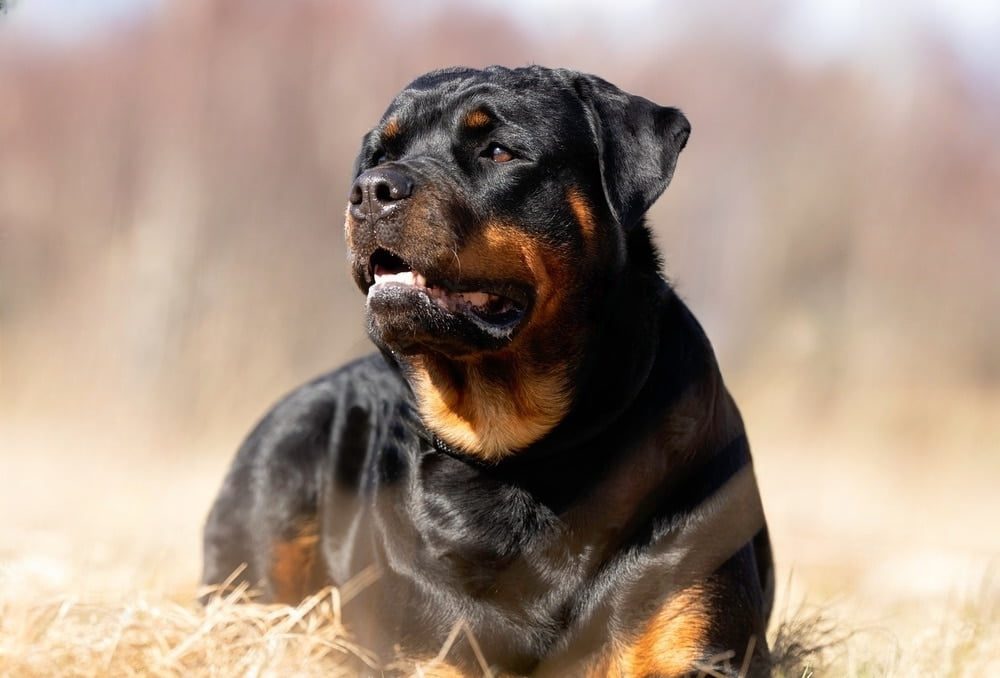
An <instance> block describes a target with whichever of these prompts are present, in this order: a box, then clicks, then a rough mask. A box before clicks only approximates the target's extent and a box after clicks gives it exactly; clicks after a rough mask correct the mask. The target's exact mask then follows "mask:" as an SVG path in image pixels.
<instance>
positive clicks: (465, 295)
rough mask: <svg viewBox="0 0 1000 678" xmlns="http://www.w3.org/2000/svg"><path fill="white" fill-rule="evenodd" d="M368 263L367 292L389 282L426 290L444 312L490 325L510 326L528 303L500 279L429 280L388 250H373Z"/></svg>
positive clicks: (369, 293)
mask: <svg viewBox="0 0 1000 678" xmlns="http://www.w3.org/2000/svg"><path fill="white" fill-rule="evenodd" d="M368 267H369V274H370V279H371V280H373V281H374V282H373V284H372V286H371V287H370V288H369V289H368V295H369V296H371V295H372V294H373V293H377V292H378V290H379V289H382V288H384V287H385V286H390V285H398V286H402V287H406V288H410V289H413V290H414V291H418V292H422V293H423V294H426V295H427V297H428V298H430V300H431V301H432V302H433V303H434V304H435V305H436V306H437V307H439V308H440V309H441V310H443V311H446V312H447V313H451V314H456V315H464V316H467V317H471V318H473V319H476V320H479V321H482V322H483V323H486V324H488V325H490V326H492V327H493V328H501V327H512V326H513V325H515V324H517V322H518V321H520V320H521V318H522V317H523V316H524V313H525V310H526V309H527V305H528V304H527V301H526V300H525V299H523V295H518V296H520V297H522V298H514V297H513V296H508V294H512V293H513V294H517V293H516V292H514V291H513V290H507V289H505V286H504V285H503V284H502V283H496V284H489V283H485V284H479V283H475V282H468V283H463V284H460V285H459V284H449V283H446V282H444V281H440V280H430V281H429V280H428V279H427V277H425V276H424V275H423V274H422V273H420V272H419V271H415V270H413V268H412V267H411V266H410V265H409V264H408V263H407V262H406V261H404V260H403V259H402V258H400V257H398V256H397V255H395V254H393V253H392V252H389V251H388V250H384V249H378V250H376V251H375V253H374V254H372V256H371V259H370V260H369V265H368ZM497 288H501V289H497ZM502 292H507V293H508V294H503V293H502ZM477 324H478V323H477Z"/></svg>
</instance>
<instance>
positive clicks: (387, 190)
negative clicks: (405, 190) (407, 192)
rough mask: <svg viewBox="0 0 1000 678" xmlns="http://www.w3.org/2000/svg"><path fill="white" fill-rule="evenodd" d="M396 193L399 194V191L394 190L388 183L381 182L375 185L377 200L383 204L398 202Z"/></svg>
mask: <svg viewBox="0 0 1000 678" xmlns="http://www.w3.org/2000/svg"><path fill="white" fill-rule="evenodd" d="M394 192H395V193H399V191H393V190H392V186H390V185H389V182H388V181H380V182H378V183H377V184H376V185H375V200H377V201H378V202H381V203H387V202H392V201H393V200H397V199H398V197H397V196H395V195H393V193H394Z"/></svg>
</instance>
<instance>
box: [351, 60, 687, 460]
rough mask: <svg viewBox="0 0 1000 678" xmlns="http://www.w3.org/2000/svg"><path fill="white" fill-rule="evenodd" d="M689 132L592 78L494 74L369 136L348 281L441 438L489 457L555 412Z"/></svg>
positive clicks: (544, 72) (360, 169)
mask: <svg viewBox="0 0 1000 678" xmlns="http://www.w3.org/2000/svg"><path fill="white" fill-rule="evenodd" d="M689 131H690V127H689V125H688V122H687V120H686V119H685V118H684V116H683V115H682V114H681V113H680V112H679V111H678V110H676V109H673V108H666V107H662V106H658V105H656V104H654V103H652V102H650V101H647V100H646V99H643V98H641V97H636V96H632V95H629V94H626V93H624V92H622V91H621V90H619V89H618V88H616V87H614V86H613V85H611V84H609V83H607V82H605V81H603V80H601V79H599V78H596V77H594V76H590V75H584V74H580V73H575V72H571V71H564V70H550V69H545V68H541V67H529V68H521V69H514V70H510V69H506V68H499V67H492V68H488V69H486V70H471V69H449V70H443V71H435V72H433V73H429V74H427V75H424V76H422V77H420V78H418V79H417V80H415V81H414V82H413V83H411V84H410V85H409V86H408V87H407V88H406V89H405V90H403V91H402V92H401V93H400V94H399V95H398V96H397V97H396V99H395V100H394V101H393V102H392V104H391V105H390V106H389V109H388V110H387V111H386V113H385V115H384V116H383V118H382V120H381V121H380V123H379V124H378V126H377V127H376V128H375V129H373V130H372V131H370V132H369V133H368V134H367V135H366V136H365V138H364V142H363V144H362V148H361V152H360V154H359V156H358V159H357V162H356V167H355V181H354V184H353V185H352V187H351V191H350V198H349V205H348V209H347V219H346V235H347V243H348V250H349V257H350V265H351V271H352V274H353V277H354V279H355V281H356V282H357V284H358V286H359V287H360V288H361V289H362V290H363V291H364V292H366V293H367V295H368V305H367V312H368V329H369V334H370V336H371V338H372V339H373V340H374V341H375V343H376V344H378V345H379V346H380V347H382V348H383V349H385V350H388V351H390V352H392V353H393V354H394V355H395V356H396V357H397V359H398V360H399V361H400V363H401V365H402V366H403V367H404V369H406V370H407V374H408V376H409V377H410V381H411V384H412V385H413V386H414V390H415V392H416V393H417V397H418V401H419V404H420V407H421V411H422V412H423V414H424V415H425V419H427V420H429V421H428V423H429V425H430V426H431V428H432V429H434V430H435V432H436V433H438V435H439V436H441V437H442V438H443V439H444V440H445V441H447V442H450V443H452V444H453V445H456V446H457V447H460V448H462V449H464V450H466V451H468V452H470V453H474V454H479V455H481V456H485V457H496V456H501V455H502V454H504V453H505V452H509V451H513V450H515V449H517V448H519V447H524V446H526V445H527V444H530V443H531V442H533V441H534V440H536V439H538V438H539V437H541V435H544V433H545V431H547V430H548V429H550V428H552V426H554V425H555V423H557V422H558V420H559V419H560V418H561V417H562V416H563V415H564V414H565V412H566V410H567V409H568V407H569V405H570V403H571V402H572V398H573V393H572V389H571V388H570V387H569V384H570V383H571V381H572V372H573V364H574V362H575V361H577V360H579V358H580V352H581V351H583V350H585V347H586V346H587V344H588V339H589V337H590V335H592V334H593V333H594V332H596V331H599V329H600V328H599V327H597V326H596V325H597V324H599V315H600V314H599V313H597V312H596V309H598V308H599V307H600V306H601V305H602V304H604V303H606V301H607V297H608V294H607V290H608V289H609V288H611V287H613V286H614V284H615V281H616V279H617V278H618V276H620V274H621V272H622V270H623V269H624V267H625V266H626V265H627V264H628V252H627V246H626V243H627V242H628V240H629V232H630V231H631V230H632V229H636V228H642V225H641V222H642V218H643V215H644V213H645V212H646V210H647V209H648V207H649V206H650V205H651V204H652V203H653V201H655V200H656V198H657V197H658V196H659V195H660V193H662V191H663V189H664V188H665V187H666V186H667V183H668V182H669V181H670V177H671V175H672V173H673V169H674V166H675V164H676V161H677V155H678V153H679V152H680V150H681V149H682V148H683V147H684V144H685V142H686V141H687V137H688V134H689ZM470 370H474V372H475V373H474V374H472V373H470ZM470 401H476V402H477V403H478V405H477V406H476V407H477V408H478V410H480V411H479V412H478V414H476V413H473V412H471V411H470V407H471V404H470ZM484 401H489V402H488V403H487V404H485V405H484ZM500 401H506V403H507V404H506V405H505V406H501V405H500ZM505 409H506V410H511V409H512V411H513V412H514V413H515V414H516V416H514V415H511V416H508V417H503V416H502V413H501V410H505ZM542 410H544V414H543V413H542ZM445 412H447V413H450V414H449V416H445V415H444V413H445ZM435 413H437V414H436V415H435ZM497 417H500V419H501V420H502V421H498V420H497ZM512 417H513V418H512ZM445 419H447V420H449V421H450V422H451V423H442V422H443V420H445ZM487 419H488V420H490V421H487ZM529 420H530V421H529ZM498 425H500V426H508V427H510V426H513V427H514V428H518V429H520V431H521V432H520V433H516V434H513V435H506V436H503V435H498V434H497V431H496V429H497V426H498ZM458 429H462V431H461V432H459V430H458ZM491 431H492V433H491ZM490 441H492V442H490Z"/></svg>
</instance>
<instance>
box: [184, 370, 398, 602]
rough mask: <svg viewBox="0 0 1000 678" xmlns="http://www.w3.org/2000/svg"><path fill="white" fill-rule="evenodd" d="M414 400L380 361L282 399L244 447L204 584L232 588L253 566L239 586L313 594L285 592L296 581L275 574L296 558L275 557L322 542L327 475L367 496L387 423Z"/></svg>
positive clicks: (212, 534) (223, 498)
mask: <svg viewBox="0 0 1000 678" xmlns="http://www.w3.org/2000/svg"><path fill="white" fill-rule="evenodd" d="M408 397H409V391H408V388H407V386H406V384H405V382H404V381H403V379H402V378H401V377H400V376H399V374H398V373H397V371H396V370H395V368H394V367H393V366H392V365H390V364H389V363H388V361H387V359H386V358H384V357H383V356H382V355H380V354H372V355H369V356H366V357H363V358H360V359H358V360H355V361H354V362H351V363H348V364H347V365H345V366H343V367H341V368H339V369H337V370H334V371H332V372H329V373H327V374H325V375H323V376H321V377H318V378H316V379H313V380H312V381H309V382H308V383H306V384H303V385H302V386H299V387H298V388H296V389H295V390H293V391H292V392H290V393H289V394H287V395H286V396H285V397H283V398H282V399H281V400H279V401H278V402H277V403H276V404H275V405H274V406H273V407H272V408H271V409H270V411H269V412H268V413H267V414H266V415H265V416H264V417H263V418H262V419H261V420H260V422H259V423H258V424H257V425H256V426H255V427H254V428H253V430H252V431H251V432H250V434H249V435H248V436H247V437H246V439H245V440H244V441H243V444H242V445H241V446H240V448H239V451H238V452H237V453H236V458H235V460H234V461H233V464H232V466H231V467H230V469H229V472H228V474H227V475H226V478H225V480H224V481H223V484H222V489H221V490H220V492H219V495H218V497H217V498H216V500H215V503H214V505H213V506H212V509H211V511H210V513H209V516H208V520H207V523H206V527H205V536H204V549H205V570H204V573H203V581H205V582H206V583H219V582H222V581H224V580H226V579H227V577H229V576H230V575H231V574H232V573H233V572H234V571H236V570H237V569H238V568H239V567H240V566H241V565H245V566H246V571H245V572H244V573H243V574H242V576H240V577H239V579H238V580H239V581H249V582H257V581H260V580H261V579H267V580H268V582H269V583H268V588H271V589H274V590H270V591H268V593H269V596H270V598H271V599H277V600H294V599H295V597H296V596H299V595H300V594H304V593H306V592H308V590H309V589H308V588H307V586H306V585H307V584H308V583H309V582H307V581H304V580H303V579H302V578H301V577H299V578H297V579H294V581H295V582H296V584H295V586H286V587H284V588H282V586H281V585H280V582H282V581H284V580H289V581H292V579H293V578H292V577H282V576H280V573H278V574H276V573H275V571H274V570H275V565H274V563H275V562H282V563H284V562H288V560H289V559H288V558H284V557H282V558H277V557H275V556H274V552H275V549H276V548H278V550H281V549H284V550H288V549H289V548H290V547H288V546H287V545H288V544H293V545H295V547H294V548H295V549H300V548H301V545H302V544H304V543H307V542H308V543H313V542H314V541H315V538H316V534H315V532H316V527H317V525H316V522H317V521H316V517H317V511H318V507H319V503H320V495H321V492H322V478H323V477H324V476H325V475H326V474H325V473H324V469H330V470H331V471H332V476H333V477H335V478H336V479H337V481H338V483H339V484H340V485H341V486H345V487H346V486H351V487H353V488H354V489H357V488H358V487H359V485H360V484H361V482H362V475H363V470H364V469H365V467H366V466H367V465H368V463H369V459H368V457H369V455H370V453H371V450H372V449H374V445H373V444H372V441H373V439H374V438H375V437H376V436H377V430H376V429H377V427H378V426H379V424H378V422H379V421H380V420H382V419H383V418H384V416H385V413H386V412H393V411H398V410H399V409H400V408H405V407H407V405H406V403H407V399H408ZM275 545H278V546H277V547H276V546H275ZM275 582H277V583H278V584H275ZM286 589H287V590H286ZM292 589H294V590H292ZM300 589H301V590H300Z"/></svg>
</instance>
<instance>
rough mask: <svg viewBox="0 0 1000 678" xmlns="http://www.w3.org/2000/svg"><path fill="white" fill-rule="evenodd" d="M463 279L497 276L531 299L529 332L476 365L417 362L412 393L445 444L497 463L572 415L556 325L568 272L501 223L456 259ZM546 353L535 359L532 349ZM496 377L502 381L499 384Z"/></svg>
mask: <svg viewBox="0 0 1000 678" xmlns="http://www.w3.org/2000/svg"><path fill="white" fill-rule="evenodd" d="M461 258H462V271H463V274H465V275H468V276H470V277H471V276H475V275H484V276H493V277H496V276H497V275H498V272H499V274H500V275H503V276H505V277H509V278H512V279H515V280H522V281H524V282H526V283H530V284H531V285H532V286H533V287H534V288H535V291H536V300H535V308H534V309H533V311H532V318H531V320H530V321H529V325H528V326H527V327H525V328H524V329H523V330H522V332H521V334H520V336H519V337H518V338H517V339H515V343H514V345H513V346H512V347H511V349H510V350H509V351H506V352H501V355H499V356H490V357H486V358H480V359H479V360H478V361H466V362H462V361H459V363H458V364H457V365H451V366H442V365H437V364H435V362H434V361H433V360H432V359H429V358H423V357H421V358H418V359H416V360H414V366H415V369H414V371H413V377H412V382H413V387H414V391H415V392H416V395H417V400H418V402H419V404H420V411H421V415H422V416H423V418H424V421H425V423H426V424H427V425H428V426H429V427H430V428H431V429H432V430H434V432H435V433H437V435H439V436H440V437H441V438H442V439H443V440H444V441H446V442H447V443H449V444H451V445H454V446H456V447H458V448H461V449H463V450H465V451H467V452H470V453H472V454H474V455H476V456H479V457H481V458H484V459H489V460H495V459H498V458H501V457H503V456H505V455H507V454H509V453H511V452H512V451H516V450H519V449H523V448H524V447H527V446H528V445H530V444H531V443H533V442H535V441H536V440H538V439H539V438H541V437H542V436H543V435H545V434H546V433H547V432H548V431H549V430H551V429H552V428H553V427H554V426H555V425H556V424H558V423H559V421H560V420H561V419H562V417H563V416H564V415H565V414H566V411H567V410H568V409H569V401H570V395H571V394H570V388H569V385H568V379H567V376H566V375H567V373H568V365H567V359H566V356H567V354H568V352H567V350H565V346H564V340H565V337H564V335H561V334H558V333H557V332H556V329H557V328H555V327H554V326H553V322H552V321H553V319H554V318H555V317H556V316H557V315H558V313H559V310H560V308H561V305H562V303H563V302H564V295H565V289H567V287H568V286H567V285H566V284H565V283H564V280H565V278H566V275H567V273H568V271H567V270H566V266H564V265H560V262H563V261H564V260H565V255H564V254H562V253H561V252H558V251H554V250H550V248H546V247H545V246H544V244H542V243H540V242H539V241H538V240H537V239H536V238H534V237H532V236H530V235H528V234H526V233H524V232H523V231H521V230H519V229H517V228H515V227H512V226H508V225H505V224H501V223H494V224H488V225H487V226H485V227H484V228H483V229H482V230H481V231H480V232H479V234H478V235H477V236H476V237H474V238H473V239H472V240H471V241H469V242H468V243H467V244H466V246H465V247H464V248H463V249H462V252H461ZM534 345H541V346H546V347H548V351H549V352H548V353H547V354H545V355H532V353H531V348H529V346H534ZM497 375H500V377H499V378H498V376H497Z"/></svg>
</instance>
